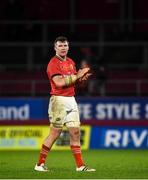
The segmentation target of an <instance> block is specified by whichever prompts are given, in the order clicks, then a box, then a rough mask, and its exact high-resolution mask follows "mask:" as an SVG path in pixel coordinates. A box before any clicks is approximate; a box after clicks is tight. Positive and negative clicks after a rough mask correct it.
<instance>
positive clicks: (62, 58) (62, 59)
mask: <svg viewBox="0 0 148 180" xmlns="http://www.w3.org/2000/svg"><path fill="white" fill-rule="evenodd" d="M56 56H57V57H58V58H59V59H60V60H61V61H65V60H66V56H63V57H62V56H60V55H58V54H56Z"/></svg>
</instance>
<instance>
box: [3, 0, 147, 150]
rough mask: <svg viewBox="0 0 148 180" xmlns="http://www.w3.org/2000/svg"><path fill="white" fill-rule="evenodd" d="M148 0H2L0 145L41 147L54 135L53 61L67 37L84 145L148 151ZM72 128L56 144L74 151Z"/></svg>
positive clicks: (55, 147)
mask: <svg viewBox="0 0 148 180" xmlns="http://www.w3.org/2000/svg"><path fill="white" fill-rule="evenodd" d="M147 6H148V1H147V0H104V1H98V0H93V1H92V2H90V1H88V0H62V1H58V0H54V1H52V0H51V1H49V0H1V1H0V150H39V149H40V146H41V142H42V140H43V138H44V137H45V136H46V134H47V133H48V129H49V128H48V115H47V108H48V100H49V97H50V96H49V91H50V87H49V82H48V79H47V75H46V66H47V63H48V61H49V59H50V57H52V56H53V55H54V51H53V45H52V43H53V40H54V39H55V38H56V37H57V36H59V35H64V36H67V37H68V39H69V41H70V52H69V56H71V57H72V58H73V59H74V60H75V62H76V64H77V66H78V67H80V66H81V63H82V62H84V61H85V62H87V63H88V64H89V65H90V66H91V68H92V70H93V76H92V77H91V78H90V80H89V82H88V83H87V84H86V85H85V86H84V87H83V86H80V87H78V88H77V101H78V104H79V107H80V115H81V121H82V130H81V134H82V137H81V143H82V148H83V149H84V150H88V149H111V148H113V149H129V148H130V149H147V148H148V143H147V142H148V141H147V138H148V131H147V129H148V33H147V31H148V12H147ZM68 144H69V137H68V133H67V131H66V129H65V130H64V131H63V133H62V134H61V137H60V138H59V139H58V140H57V142H56V143H55V145H54V147H53V149H68V148H69V147H68Z"/></svg>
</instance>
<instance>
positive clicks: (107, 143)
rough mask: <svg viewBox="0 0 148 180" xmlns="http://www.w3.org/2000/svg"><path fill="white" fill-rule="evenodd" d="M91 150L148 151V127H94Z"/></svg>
mask: <svg viewBox="0 0 148 180" xmlns="http://www.w3.org/2000/svg"><path fill="white" fill-rule="evenodd" d="M90 148H91V149H132V148H135V149H142V148H143V149H146V148H148V127H146V128H143V127H121V126H120V127H92V129H91V138H90Z"/></svg>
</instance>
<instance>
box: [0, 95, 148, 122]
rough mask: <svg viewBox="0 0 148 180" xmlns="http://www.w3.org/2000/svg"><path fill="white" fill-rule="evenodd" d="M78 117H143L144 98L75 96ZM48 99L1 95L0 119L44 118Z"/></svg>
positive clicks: (146, 114)
mask: <svg viewBox="0 0 148 180" xmlns="http://www.w3.org/2000/svg"><path fill="white" fill-rule="evenodd" d="M76 99H77V102H78V105H79V111H80V118H81V120H92V119H93V120H141V119H142V120H146V119H148V98H76ZM48 101H49V99H48V98H10V99H9V98H1V99H0V120H22V121H27V120H41V119H48V113H47V112H48Z"/></svg>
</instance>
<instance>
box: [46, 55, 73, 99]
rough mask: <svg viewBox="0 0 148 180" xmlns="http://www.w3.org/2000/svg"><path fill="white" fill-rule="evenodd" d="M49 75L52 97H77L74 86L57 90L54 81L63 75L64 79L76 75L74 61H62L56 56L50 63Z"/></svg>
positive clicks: (48, 67)
mask: <svg viewBox="0 0 148 180" xmlns="http://www.w3.org/2000/svg"><path fill="white" fill-rule="evenodd" d="M47 74H48V78H49V80H50V85H51V91H50V94H51V95H58V96H74V95H75V90H74V88H75V87H74V85H71V86H68V87H66V86H65V87H62V88H57V87H56V85H55V83H54V81H53V79H52V78H53V77H54V76H56V75H62V76H63V77H65V76H68V75H73V74H76V68H75V63H74V61H73V60H72V59H70V58H68V57H67V58H66V60H64V61H62V60H61V59H60V58H59V57H58V56H54V57H53V58H52V59H51V60H50V62H49V63H48V66H47Z"/></svg>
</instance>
